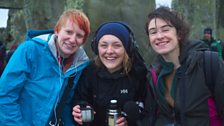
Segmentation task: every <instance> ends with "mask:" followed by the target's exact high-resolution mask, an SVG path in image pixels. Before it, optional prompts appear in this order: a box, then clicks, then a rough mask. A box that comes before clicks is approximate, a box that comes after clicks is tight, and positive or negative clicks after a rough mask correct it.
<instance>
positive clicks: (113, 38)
mask: <svg viewBox="0 0 224 126" xmlns="http://www.w3.org/2000/svg"><path fill="white" fill-rule="evenodd" d="M102 42H110V43H112V42H113V43H122V42H121V40H120V39H119V38H118V37H116V36H114V35H104V36H102V37H101V39H100V40H99V43H102Z"/></svg>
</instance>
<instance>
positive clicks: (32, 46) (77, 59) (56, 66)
mask: <svg viewBox="0 0 224 126" xmlns="http://www.w3.org/2000/svg"><path fill="white" fill-rule="evenodd" d="M89 33H90V22H89V19H88V18H87V16H86V15H85V14H84V13H83V12H82V11H79V10H66V11H64V13H63V14H62V15H61V16H60V18H59V20H58V22H57V24H56V25H55V27H54V30H46V31H45V30H43V31H42V30H40V31H30V32H28V33H27V36H26V37H27V39H26V41H25V42H23V43H22V44H20V45H19V47H18V48H17V49H16V51H15V52H14V53H13V55H12V57H11V58H10V60H9V62H8V64H7V66H6V68H5V70H4V72H3V74H2V77H1V79H0V99H1V100H0V108H1V109H0V125H1V126H5V125H7V126H8V125H14V126H47V125H54V126H56V125H57V126H58V125H61V124H63V125H64V126H72V125H74V124H73V122H74V121H73V117H72V109H71V108H72V106H71V105H72V104H71V97H70V96H72V95H73V92H72V90H74V88H75V86H76V83H77V80H78V79H79V77H80V74H81V71H82V70H83V69H84V68H85V67H86V66H87V65H88V62H89V59H88V57H87V55H86V53H85V51H84V49H83V48H81V46H82V45H83V44H84V43H85V41H86V39H87V36H88V35H89ZM72 77H74V80H72V86H71V88H72V90H71V91H70V92H69V96H68V97H67V98H66V99H63V100H64V101H65V105H64V107H63V108H62V112H61V113H58V112H57V111H56V110H57V107H58V106H57V104H58V103H59V102H60V101H61V97H62V94H64V89H65V88H66V85H67V82H68V80H69V79H70V78H72ZM58 117H60V118H58Z"/></svg>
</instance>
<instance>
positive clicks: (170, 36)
mask: <svg viewBox="0 0 224 126" xmlns="http://www.w3.org/2000/svg"><path fill="white" fill-rule="evenodd" d="M148 32H149V35H148V37H149V41H150V44H151V46H152V48H153V49H154V51H155V52H156V53H158V54H160V55H169V54H172V53H173V52H175V53H176V52H179V41H178V35H177V31H176V29H175V27H173V26H172V25H171V24H169V23H167V22H166V21H164V20H162V19H160V18H154V19H152V20H151V21H150V22H149V25H148ZM177 55H179V54H177Z"/></svg>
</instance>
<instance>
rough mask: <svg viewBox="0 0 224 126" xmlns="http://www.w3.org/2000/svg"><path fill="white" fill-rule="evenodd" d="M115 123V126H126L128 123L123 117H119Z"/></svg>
mask: <svg viewBox="0 0 224 126" xmlns="http://www.w3.org/2000/svg"><path fill="white" fill-rule="evenodd" d="M116 123H117V124H116V126H128V122H127V120H126V119H125V118H124V117H119V118H118V119H117V121H116Z"/></svg>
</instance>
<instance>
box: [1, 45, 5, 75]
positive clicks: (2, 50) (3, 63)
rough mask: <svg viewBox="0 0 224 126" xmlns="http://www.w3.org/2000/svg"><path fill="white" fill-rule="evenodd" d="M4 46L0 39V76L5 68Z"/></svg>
mask: <svg viewBox="0 0 224 126" xmlns="http://www.w3.org/2000/svg"><path fill="white" fill-rule="evenodd" d="M5 58H6V48H5V45H4V43H3V42H2V41H0V77H1V75H2V72H3V70H4V68H5Z"/></svg>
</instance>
